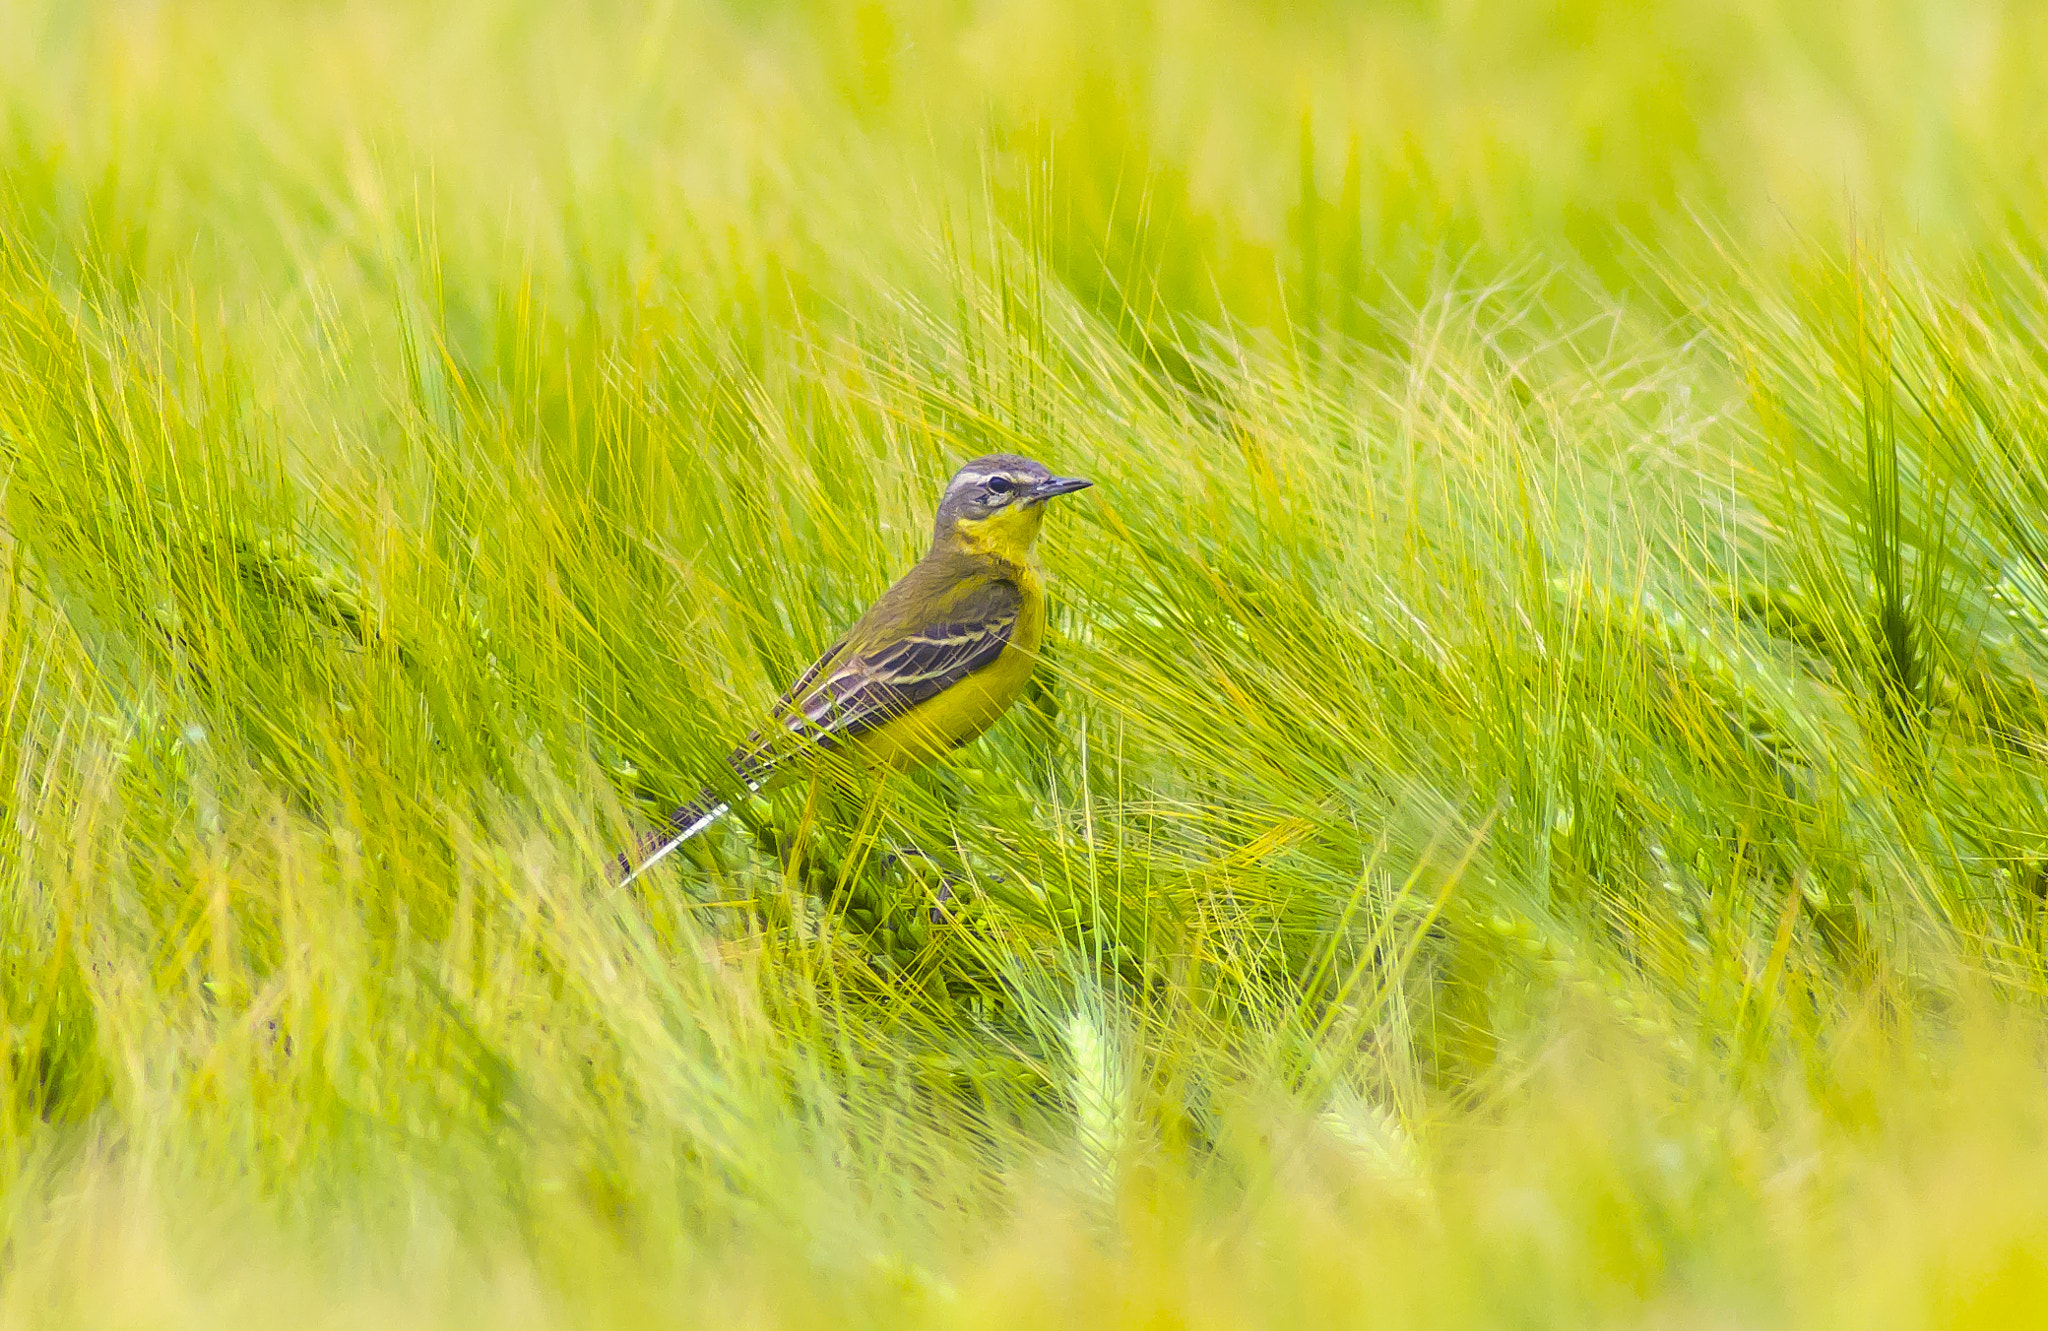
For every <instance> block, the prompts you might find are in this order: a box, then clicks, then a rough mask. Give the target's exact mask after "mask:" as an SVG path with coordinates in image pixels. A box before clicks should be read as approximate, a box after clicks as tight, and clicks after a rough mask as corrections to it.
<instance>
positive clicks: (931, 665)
mask: <svg viewBox="0 0 2048 1331" xmlns="http://www.w3.org/2000/svg"><path fill="white" fill-rule="evenodd" d="M1093 484H1094V482H1093V481H1089V480H1084V479H1082V478H1080V477H1077V476H1056V475H1054V474H1053V473H1052V471H1051V470H1050V469H1049V468H1047V467H1046V466H1045V465H1044V464H1042V463H1039V462H1034V461H1032V460H1031V459H1030V458H1026V457H1020V456H1018V455H1016V454H1014V453H993V454H990V455H988V456H986V457H978V458H975V459H973V460H972V461H969V462H967V463H966V464H964V465H963V466H961V468H960V469H959V470H958V471H956V472H954V473H953V478H952V480H950V481H948V482H947V483H946V489H945V493H944V494H943V495H941V496H940V499H939V507H938V513H937V516H936V517H935V518H934V519H933V522H932V543H931V548H930V549H929V550H927V551H926V552H925V555H924V558H922V559H920V560H918V561H917V563H916V564H915V565H913V566H912V567H911V569H910V571H909V572H907V573H905V574H904V575H903V576H902V577H901V578H898V579H897V580H896V582H895V583H893V584H892V585H891V586H890V587H889V589H888V590H887V591H885V592H883V593H882V594H881V596H880V597H878V598H876V600H875V602H874V604H873V605H871V606H869V607H868V609H867V612H866V613H865V614H863V615H861V617H860V618H859V619H858V620H857V621H855V623H854V625H853V627H852V628H850V629H848V630H847V631H846V632H845V633H844V634H842V635H841V636H840V637H839V639H838V640H837V641H835V642H834V643H833V644H832V645H831V646H830V647H827V648H826V649H825V650H824V652H823V653H822V654H821V655H820V656H819V657H818V659H817V660H816V661H815V662H813V663H812V665H811V667H810V669H808V670H806V671H804V672H803V674H802V675H800V676H798V678H797V681H796V683H794V684H792V685H790V687H789V689H788V690H787V691H786V692H785V693H783V695H782V696H781V697H780V698H779V699H777V700H776V703H775V705H774V707H773V708H771V709H770V713H769V719H768V723H767V724H766V725H764V726H762V727H761V728H760V729H759V730H756V731H755V732H754V733H753V734H751V735H749V736H748V737H747V739H746V742H745V743H743V744H741V745H740V746H739V747H738V748H736V749H734V750H733V751H732V753H731V754H730V755H729V756H728V757H727V759H726V764H727V766H729V767H730V768H731V769H732V771H733V774H734V775H735V776H737V777H738V778H739V781H740V783H741V784H742V785H744V786H745V787H746V789H747V790H748V791H750V792H751V791H758V790H760V789H761V787H762V786H763V785H765V784H766V783H767V782H768V781H769V780H770V779H772V778H773V777H774V776H776V775H778V774H779V773H781V772H783V771H786V770H788V769H789V768H791V767H792V766H795V765H798V764H799V763H800V761H801V759H802V758H803V757H804V756H805V755H806V754H807V753H816V752H820V751H822V752H829V753H832V754H834V755H837V756H840V757H843V758H845V759H846V760H848V761H849V762H851V763H853V764H856V765H857V766H858V767H860V768H864V769H866V770H868V771H871V772H877V773H879V772H886V771H901V770H905V769H908V768H913V767H918V766H921V765H923V764H925V763H927V762H929V761H931V760H932V759H934V758H936V757H938V756H939V755H941V754H943V753H945V752H947V751H948V750H951V749H953V748H957V747H958V746H960V745H962V744H966V743H968V742H969V741H971V740H973V739H975V738H976V737H978V736H979V735H980V734H981V733H982V732H983V731H985V730H987V729H988V728H989V727H990V726H992V725H994V724H995V722H996V719H997V718H998V717H1000V716H1002V714H1003V713H1004V712H1006V711H1008V710H1009V708H1010V705H1011V704H1012V703H1014V702H1016V701H1017V699H1018V698H1019V697H1020V696H1021V695H1022V694H1023V692H1024V686H1025V684H1026V683H1027V682H1028V681H1029V680H1030V678H1031V671H1032V667H1034V666H1035V665H1036V664H1037V663H1038V654H1039V650H1040V647H1041V646H1042V645H1043V643H1044V641H1045V575H1044V572H1043V570H1042V569H1041V568H1040V566H1039V562H1038V555H1037V543H1038V533H1039V528H1040V526H1041V524H1042V523H1043V522H1044V520H1045V507H1046V504H1047V503H1048V502H1049V501H1050V500H1053V499H1056V498H1058V497H1060V496H1061V495H1069V494H1073V493H1074V492H1075V491H1077V490H1085V489H1087V488H1088V487H1089V486H1090V485H1093ZM731 811H732V805H731V802H730V801H729V800H728V799H727V798H726V797H724V796H721V795H720V794H719V793H718V792H717V791H716V790H712V789H706V790H705V791H703V792H702V793H701V794H699V795H698V796H697V798H696V799H694V800H692V801H691V802H690V803H688V804H685V805H683V806H682V807H680V808H678V809H677V810H676V811H675V812H674V813H672V814H670V815H669V817H668V821H667V825H666V827H665V828H663V829H662V830H660V831H659V832H656V833H654V834H652V835H650V836H647V837H643V838H642V839H641V843H640V851H641V858H640V862H639V864H638V865H637V866H636V865H635V864H634V863H633V862H632V861H631V860H630V859H629V858H628V857H627V856H626V855H621V856H619V859H618V863H619V865H620V867H621V869H622V870H623V872H624V875H625V876H624V877H623V878H621V879H620V880H619V882H620V885H621V886H624V885H625V884H628V883H631V882H632V881H633V880H634V879H636V878H638V877H639V876H640V875H642V874H644V873H646V872H647V871H648V870H649V869H651V868H652V867H653V866H654V865H655V864H657V863H659V862H660V861H661V860H662V859H663V858H665V857H666V856H668V855H669V854H670V853H672V852H673V851H674V850H675V849H676V847H678V846H680V845H682V844H683V843H684V842H686V841H688V840H689V839H690V838H692V837H694V836H696V835H697V834H698V833H700V832H702V831H703V830H704V829H705V828H707V827H710V826H711V825H712V824H713V823H715V822H717V821H718V820H719V819H720V818H722V817H724V816H725V815H726V814H728V813H730V812H731Z"/></svg>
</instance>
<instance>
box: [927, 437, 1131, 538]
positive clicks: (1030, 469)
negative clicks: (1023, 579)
mask: <svg viewBox="0 0 2048 1331" xmlns="http://www.w3.org/2000/svg"><path fill="white" fill-rule="evenodd" d="M1093 484H1094V482H1093V481H1084V480H1081V479H1079V478H1077V477H1073V476H1055V475H1053V474H1052V472H1051V471H1049V470H1047V469H1046V467H1045V466H1044V465H1043V464H1042V463H1037V462H1033V461H1032V460H1031V459H1030V458H1024V457H1018V456H1017V455H1016V454H1014V453H994V454H991V455H989V456H988V457H985V458H976V459H974V461H972V462H970V463H968V464H967V465H966V466H964V467H962V468H960V470H959V471H957V472H955V473H954V474H953V479H952V480H951V481H949V482H947V484H946V493H945V496H944V497H943V498H941V499H940V500H939V516H938V520H937V521H936V522H935V523H934V524H933V526H932V546H933V548H934V549H956V550H961V551H965V552H968V553H972V554H988V555H994V556H996V557H997V558H1000V559H1007V560H1010V561H1012V562H1013V563H1023V562H1024V561H1025V560H1026V559H1028V558H1029V557H1030V555H1031V544H1032V542H1034V541H1036V540H1037V539H1038V525H1039V523H1040V522H1042V521H1043V520H1044V518H1045V501H1046V500H1048V499H1054V498H1057V497H1058V496H1060V495H1064V494H1072V493H1073V492H1074V491H1076V490H1085V489H1087V488H1088V487H1089V486H1090V485H1093Z"/></svg>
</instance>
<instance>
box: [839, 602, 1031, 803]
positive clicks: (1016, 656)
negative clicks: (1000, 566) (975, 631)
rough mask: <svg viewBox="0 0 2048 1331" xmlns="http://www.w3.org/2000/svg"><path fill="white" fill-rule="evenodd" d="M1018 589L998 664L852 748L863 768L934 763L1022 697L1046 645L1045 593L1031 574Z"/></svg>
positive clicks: (898, 769)
mask: <svg viewBox="0 0 2048 1331" xmlns="http://www.w3.org/2000/svg"><path fill="white" fill-rule="evenodd" d="M1017 586H1018V590H1019V591H1020V592H1022V593H1023V595H1022V599H1021V604H1020V605H1019V606H1018V608H1017V626H1016V628H1015V629H1014V630H1012V631H1011V634H1010V643H1009V645H1008V646H1007V647H1005V648H1004V649H1003V652H1002V655H1000V656H998V657H997V658H996V659H995V663H994V664H993V665H990V666H989V667H988V668H987V669H985V670H980V671H977V672H976V673H974V674H972V675H969V676H968V677H967V678H966V679H963V680H961V681H960V682H959V683H958V684H955V685H954V686H953V687H952V688H950V689H947V690H946V691H945V692H944V693H941V694H939V695H938V696H937V697H935V698H932V699H931V700H929V701H927V702H924V703H921V704H920V705H918V706H917V707H914V708H912V709H911V710H910V711H908V712H905V713H904V714H903V715H902V716H899V717H897V718H896V719H895V720H893V721H891V722H889V723H888V724H887V725H883V726H878V727H876V728H875V729H874V730H871V731H869V732H868V733H867V734H866V735H864V736H862V737H861V740H860V742H859V743H858V744H857V745H855V746H852V752H853V753H854V755H855V756H857V757H858V758H859V760H860V761H861V762H863V763H866V764H868V765H870V766H873V767H875V768H886V769H891V770H897V771H900V770H902V769H904V768H908V767H915V766H918V765H919V764H921V763H926V762H930V761H931V760H932V759H933V758H935V757H937V756H938V755H940V754H942V753H945V752H947V751H948V750H950V749H955V748H958V747H959V746H960V745H962V744H965V743H967V742H968V741H969V740H972V739H974V738H976V737H977V736H979V735H980V734H981V733H982V732H983V731H984V730H987V729H988V728H989V727H990V726H992V725H994V724H995V723H996V721H997V719H998V718H1000V717H1001V716H1002V714H1003V713H1004V712H1007V711H1009V710H1010V705H1011V704H1012V703H1014V702H1016V701H1017V699H1018V698H1020V697H1022V696H1023V694H1024V685H1025V684H1026V683H1027V682H1029V681H1030V679H1031V671H1032V668H1033V667H1034V666H1036V665H1037V664H1038V650H1039V648H1040V647H1041V646H1042V645H1043V644H1044V641H1045V588H1044V585H1043V583H1042V582H1041V581H1040V579H1039V577H1038V574H1037V572H1036V571H1035V570H1031V569H1028V568H1027V569H1025V570H1023V574H1022V576H1020V577H1018V578H1017Z"/></svg>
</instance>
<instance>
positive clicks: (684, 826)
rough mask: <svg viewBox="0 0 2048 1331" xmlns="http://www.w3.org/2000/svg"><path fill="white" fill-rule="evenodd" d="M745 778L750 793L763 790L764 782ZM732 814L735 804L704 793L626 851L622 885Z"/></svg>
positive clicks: (621, 861) (620, 861)
mask: <svg viewBox="0 0 2048 1331" xmlns="http://www.w3.org/2000/svg"><path fill="white" fill-rule="evenodd" d="M742 779H743V780H745V781H746V783H747V789H748V790H759V789H760V788H761V783H760V782H759V781H758V780H755V779H752V778H742ZM731 812H732V805H731V803H730V802H728V801H726V800H724V799H721V798H720V797H719V796H718V795H716V794H715V793H713V792H711V791H709V790H707V791H704V792H703V793H702V794H700V795H698V796H697V798H696V799H694V800H691V801H690V802H689V803H688V804H685V805H684V806H683V807H682V808H680V809H677V810H676V811H675V812H674V813H672V814H670V815H669V816H668V824H667V826H666V827H664V828H663V829H662V830H661V831H659V832H650V833H648V834H647V835H646V836H643V837H641V838H640V842H639V844H638V845H637V846H635V847H634V848H633V849H632V850H631V851H629V852H622V853H621V854H620V855H619V857H618V864H619V872H620V874H621V875H622V876H621V877H620V879H619V886H620V887H624V886H625V885H626V884H628V883H630V882H632V881H633V880H634V879H635V878H638V877H639V876H640V875H641V874H643V873H646V872H647V871H648V870H649V869H652V868H653V867H654V866H655V865H656V864H659V863H660V862H661V861H662V860H664V859H666V858H668V856H669V854H670V853H671V852H672V851H674V850H675V848H676V847H677V846H680V845H682V844H683V843H684V842H685V841H688V840H689V839H690V838H691V837H693V836H696V835H697V834H698V833H699V832H702V831H703V830H704V829H705V828H707V827H709V826H711V824H713V823H715V822H717V821H718V820H719V819H721V818H723V817H725V815H727V814H728V813H731ZM636 859H637V860H638V861H639V863H638V864H635V863H634V861H635V860H636Z"/></svg>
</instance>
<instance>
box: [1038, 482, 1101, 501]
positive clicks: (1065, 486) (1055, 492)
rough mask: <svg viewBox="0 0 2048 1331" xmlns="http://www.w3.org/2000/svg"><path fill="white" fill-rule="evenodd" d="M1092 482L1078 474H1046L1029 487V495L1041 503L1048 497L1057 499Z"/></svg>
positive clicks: (1086, 486)
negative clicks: (1042, 478)
mask: <svg viewBox="0 0 2048 1331" xmlns="http://www.w3.org/2000/svg"><path fill="white" fill-rule="evenodd" d="M1093 484H1095V482H1093V481H1084V480H1082V479H1081V478H1080V477H1079V476H1048V477H1046V478H1045V479H1044V480H1042V481H1040V482H1039V483H1038V484H1036V485H1034V486H1032V487H1031V497H1032V498H1033V499H1035V500H1038V501H1039V502H1041V503H1043V502H1044V501H1045V500H1048V499H1057V498H1059V497H1060V496H1061V495H1070V494H1072V493H1074V491H1076V490H1085V489H1087V488H1088V487H1089V486H1091V485H1093Z"/></svg>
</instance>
